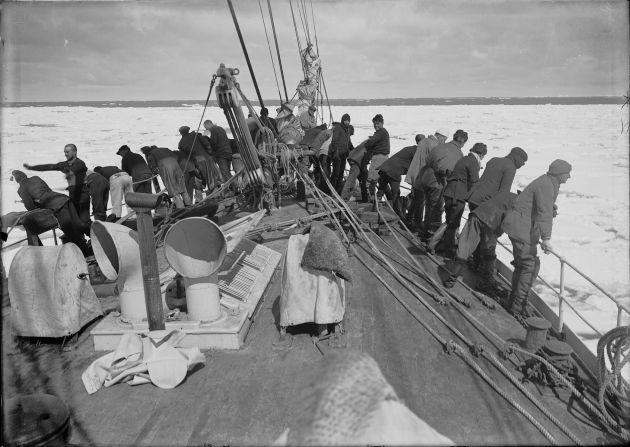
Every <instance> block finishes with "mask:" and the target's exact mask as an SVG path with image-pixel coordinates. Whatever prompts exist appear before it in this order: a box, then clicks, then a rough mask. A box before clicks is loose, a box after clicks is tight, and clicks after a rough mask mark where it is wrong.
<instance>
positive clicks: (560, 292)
mask: <svg viewBox="0 0 630 447" xmlns="http://www.w3.org/2000/svg"><path fill="white" fill-rule="evenodd" d="M498 244H499V245H500V246H501V247H503V248H504V249H505V250H507V251H508V252H509V253H512V250H510V249H509V248H508V247H507V246H506V245H505V244H504V243H502V242H501V241H498ZM547 251H548V252H549V253H551V254H552V255H553V256H555V257H556V258H557V259H558V260H559V261H560V284H559V287H558V288H556V287H554V286H553V285H551V284H550V283H549V282H548V281H547V280H545V279H544V278H543V277H542V276H540V275H538V279H539V280H540V282H542V283H543V284H544V285H545V286H547V287H548V288H549V289H550V290H552V291H553V292H554V293H555V294H556V295H557V296H558V328H557V329H558V332H562V329H563V327H564V306H565V305H566V306H568V307H569V308H570V309H571V310H573V312H575V314H576V315H577V316H578V317H580V319H581V320H582V321H583V322H584V323H586V325H587V326H588V327H590V328H591V329H593V331H595V332H596V333H597V334H598V335H599V336H600V337H601V336H602V335H603V334H602V332H601V331H600V330H599V329H597V328H596V327H595V326H593V324H591V323H590V322H589V321H588V319H587V318H586V317H585V316H584V315H583V314H582V313H581V312H580V311H579V310H577V309H576V308H575V306H573V304H571V302H570V301H568V300H567V299H566V298H565V294H564V292H565V270H566V267H567V266H568V267H570V268H571V269H572V270H573V271H574V272H575V273H577V274H578V275H579V276H581V277H582V278H584V279H585V280H586V281H588V282H589V283H591V284H592V285H593V286H594V287H595V288H596V289H597V290H599V291H600V292H601V293H603V294H604V296H606V297H607V298H608V299H610V300H611V301H612V302H613V303H614V304H615V306H617V327H619V326H621V323H622V319H623V318H622V316H623V312H625V313H626V314H628V315H630V308H628V306H627V305H625V304H624V303H620V302H619V301H618V300H617V299H616V298H615V297H613V296H612V295H611V294H610V293H609V292H607V291H606V290H605V289H604V288H603V287H602V286H600V285H599V284H597V283H596V282H595V281H594V280H593V279H592V278H590V277H589V276H588V275H587V274H586V273H584V272H582V271H581V270H580V269H579V268H577V267H576V266H574V265H573V264H571V263H570V262H569V261H567V259H566V258H565V257H564V256H561V255H560V254H558V253H556V252H555V251H553V250H547Z"/></svg>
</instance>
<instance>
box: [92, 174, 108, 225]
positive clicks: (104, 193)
mask: <svg viewBox="0 0 630 447" xmlns="http://www.w3.org/2000/svg"><path fill="white" fill-rule="evenodd" d="M90 197H91V198H92V210H93V211H94V220H103V221H104V220H105V219H106V218H107V201H108V200H109V182H107V183H104V184H95V183H92V184H91V186H90Z"/></svg>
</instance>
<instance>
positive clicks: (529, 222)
mask: <svg viewBox="0 0 630 447" xmlns="http://www.w3.org/2000/svg"><path fill="white" fill-rule="evenodd" d="M570 177H571V165H570V164H569V163H567V162H566V161H564V160H554V161H553V162H552V163H551V164H550V165H549V171H547V173H546V174H544V175H542V176H540V177H538V178H537V179H536V180H534V181H533V182H531V183H530V184H529V185H527V187H526V188H525V189H524V190H523V192H521V193H520V194H519V195H518V196H517V197H516V200H515V202H514V205H513V207H512V209H511V210H510V211H509V212H508V213H507V215H506V216H505V219H504V220H503V225H502V229H503V231H504V232H506V233H507V235H508V236H509V237H510V241H511V242H512V249H513V253H514V261H513V265H514V273H513V274H512V291H511V293H510V299H509V302H508V310H509V311H510V313H512V314H513V315H515V316H516V317H517V318H527V317H528V316H529V315H528V312H527V297H528V294H529V290H530V289H531V287H532V284H533V283H534V281H535V279H536V277H537V276H538V271H539V270H540V259H539V258H538V255H537V250H536V246H537V245H538V243H539V242H540V245H541V247H542V249H543V251H544V252H545V253H547V252H548V250H551V229H552V226H553V218H554V217H555V215H556V207H555V204H556V198H557V197H558V191H559V190H560V185H561V184H563V183H566V181H567V180H568V179H569V178H570Z"/></svg>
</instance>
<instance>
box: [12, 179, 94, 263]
mask: <svg viewBox="0 0 630 447" xmlns="http://www.w3.org/2000/svg"><path fill="white" fill-rule="evenodd" d="M11 179H12V180H14V181H15V182H16V183H17V184H18V185H19V187H18V195H19V196H20V198H21V199H22V202H23V203H24V207H25V208H26V209H27V210H29V211H31V210H34V209H37V208H45V209H49V210H51V211H52V212H53V213H54V214H55V217H56V218H57V221H58V222H59V228H61V231H63V233H64V235H65V238H66V240H68V241H69V242H73V243H74V244H76V245H77V247H79V248H80V249H81V252H83V255H84V256H88V255H89V254H90V253H89V249H88V246H87V244H86V242H85V238H84V237H83V233H85V232H86V231H87V230H86V228H85V227H84V225H83V222H82V221H81V220H80V219H79V215H78V214H77V210H76V208H75V207H74V203H73V202H72V201H71V200H70V198H69V197H68V196H66V195H63V194H61V193H58V192H55V191H53V190H51V189H50V187H49V186H48V185H47V184H46V182H45V181H43V180H42V179H41V178H39V177H37V176H33V177H28V176H27V175H26V174H25V173H23V172H22V171H18V170H15V171H13V172H12V173H11Z"/></svg>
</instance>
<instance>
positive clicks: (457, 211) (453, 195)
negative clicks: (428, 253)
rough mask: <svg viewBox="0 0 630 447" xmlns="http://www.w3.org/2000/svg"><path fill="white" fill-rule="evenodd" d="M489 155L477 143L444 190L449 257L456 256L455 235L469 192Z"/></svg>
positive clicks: (445, 248)
mask: <svg viewBox="0 0 630 447" xmlns="http://www.w3.org/2000/svg"><path fill="white" fill-rule="evenodd" d="M487 153H488V148H487V146H486V145H485V144H483V143H475V144H474V146H473V147H472V148H471V149H470V152H469V153H468V155H467V156H466V157H463V158H460V159H459V160H458V161H457V163H455V167H454V168H453V172H452V173H451V175H450V176H449V177H448V180H447V184H446V187H445V188H444V193H443V194H442V195H443V196H444V209H445V211H446V224H445V225H446V227H445V230H444V235H443V237H442V241H443V243H444V252H445V253H446V256H447V257H452V256H453V255H454V254H455V234H456V233H457V229H458V228H459V224H460V222H461V221H462V215H463V214H464V208H465V207H466V197H468V192H469V191H470V190H471V189H472V187H473V186H474V185H475V183H477V181H478V180H479V170H480V169H481V160H482V159H483V157H485V156H486V154H487Z"/></svg>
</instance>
